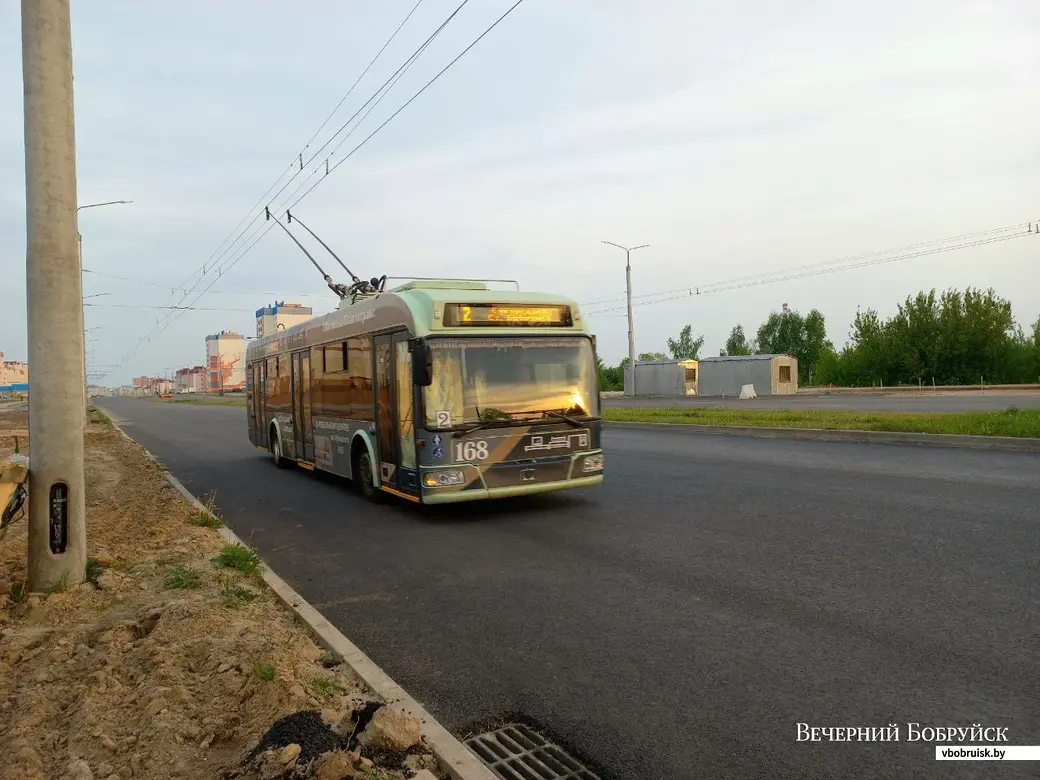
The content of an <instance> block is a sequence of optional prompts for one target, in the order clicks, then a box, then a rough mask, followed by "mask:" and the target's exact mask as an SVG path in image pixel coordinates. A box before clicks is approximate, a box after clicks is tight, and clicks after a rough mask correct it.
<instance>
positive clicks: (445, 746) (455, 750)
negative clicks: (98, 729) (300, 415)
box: [106, 413, 497, 780]
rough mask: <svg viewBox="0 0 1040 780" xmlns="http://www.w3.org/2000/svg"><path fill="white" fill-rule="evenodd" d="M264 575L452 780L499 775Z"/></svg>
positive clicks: (223, 530) (235, 540) (226, 533)
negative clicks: (394, 709) (400, 717)
mask: <svg viewBox="0 0 1040 780" xmlns="http://www.w3.org/2000/svg"><path fill="white" fill-rule="evenodd" d="M106 414H107V413H106ZM108 417H109V419H110V420H112V418H111V415H108ZM112 427H114V428H115V429H116V430H117V431H119V432H120V433H121V434H122V435H123V436H125V437H126V438H127V439H128V440H129V441H132V442H133V443H134V444H136V445H137V446H138V447H140V448H141V449H142V450H144V453H145V455H147V456H148V457H149V458H150V459H151V460H152V461H154V462H155V463H156V464H158V465H159V466H161V467H162V469H163V474H164V476H165V477H166V479H167V481H169V483H170V484H171V485H172V486H173V487H174V488H175V489H176V490H177V492H178V493H180V494H181V495H182V496H184V498H186V499H187V500H188V501H189V502H190V503H191V504H192V505H193V506H194V507H195V508H196V509H198V510H199V511H200V512H207V513H208V512H209V509H208V508H207V507H206V506H205V504H203V503H202V502H201V501H199V499H198V498H196V497H195V496H194V495H193V494H192V493H191V491H190V490H188V489H187V488H186V487H185V486H184V485H183V484H182V483H181V481H180V480H179V479H177V478H176V477H175V476H173V474H171V473H170V472H169V470H168V469H167V468H166V467H165V466H163V465H162V461H160V460H159V459H158V458H157V457H155V456H154V455H153V454H152V453H151V452H149V451H148V449H147V448H146V447H144V446H143V445H142V444H141V443H140V442H138V441H137V440H135V439H134V437H132V436H131V435H130V434H128V433H127V432H126V431H124V430H123V429H122V427H121V426H120V425H119V424H118V423H117V422H116V421H115V420H112ZM217 532H218V533H219V534H220V536H221V538H223V539H224V540H225V541H227V542H229V543H231V544H241V545H242V546H246V545H245V543H244V542H243V541H242V540H241V539H240V538H239V537H238V536H237V535H236V534H235V532H234V531H232V530H231V529H230V528H228V527H227V526H226V525H225V526H221V527H220V528H218V529H217ZM262 576H263V580H264V582H265V583H267V586H268V587H269V588H271V590H272V591H274V594H275V595H276V596H277V597H278V599H279V600H280V601H281V602H282V603H283V604H285V606H286V607H288V608H289V609H290V610H292V611H293V612H294V613H295V614H296V616H297V617H298V618H299V619H300V620H301V621H303V623H304V625H306V626H307V628H309V629H310V631H311V633H312V634H313V635H314V636H315V638H316V639H317V640H318V642H319V644H321V645H322V646H323V647H324V648H325V649H326V650H329V651H331V652H332V653H334V654H335V655H337V656H339V657H340V658H342V659H343V662H344V663H345V664H347V666H349V667H350V668H351V669H352V670H353V671H354V673H355V674H357V676H358V677H360V678H361V679H362V680H363V681H364V682H365V684H366V685H368V687H369V688H371V689H372V691H373V692H375V694H376V695H377V696H380V697H381V698H382V699H383V700H384V701H386V702H387V703H393V704H395V705H396V706H399V707H400V708H401V709H403V710H404V711H405V712H408V713H410V714H411V715H413V716H415V717H416V718H418V719H419V722H420V723H422V732H423V736H425V737H426V743H427V744H428V745H429V746H430V748H431V750H432V751H433V754H434V755H435V756H436V757H437V760H438V761H439V762H440V765H441V769H443V770H444V771H445V772H447V773H448V774H449V775H450V776H451V777H452V778H453V780H497V778H496V777H495V775H494V773H493V772H492V771H491V770H490V769H488V768H487V766H485V765H484V763H483V762H481V760H480V759H479V758H477V757H476V756H475V755H474V754H473V753H472V752H470V750H469V748H467V747H466V746H465V745H463V744H462V743H461V742H460V741H459V740H457V739H456V738H455V737H454V736H453V735H452V734H451V732H449V731H448V730H447V729H446V728H444V726H442V725H441V724H440V722H438V721H437V719H436V718H434V717H433V716H432V715H431V714H430V713H429V712H427V711H426V708H425V707H423V706H422V705H421V704H419V702H417V701H416V700H415V699H413V698H412V696H411V695H410V694H409V693H408V692H407V691H405V689H404V688H402V687H401V686H400V685H398V684H397V683H396V682H394V681H393V679H392V678H391V677H390V675H388V674H387V673H386V672H384V671H383V670H382V669H381V668H380V667H379V666H378V665H377V664H376V662H375V661H373V660H372V659H371V658H369V657H368V656H367V655H365V653H364V652H362V651H361V649H360V648H359V647H358V646H357V645H355V644H354V643H353V642H351V641H350V640H349V639H347V637H346V636H344V635H343V633H342V632H340V630H339V629H338V628H336V627H335V626H334V625H332V623H330V622H329V621H328V619H327V618H326V617H325V616H324V615H322V614H321V613H320V612H319V611H318V610H317V609H315V608H314V607H313V606H312V605H311V604H309V603H308V602H307V601H306V599H304V598H303V596H301V595H300V594H299V593H297V592H296V591H295V590H293V588H292V587H291V586H290V585H289V584H288V583H287V582H286V581H285V580H283V579H282V578H281V577H279V576H278V575H277V574H275V572H274V570H273V569H271V567H270V566H269V565H268V564H267V562H266V561H264V562H263V572H262Z"/></svg>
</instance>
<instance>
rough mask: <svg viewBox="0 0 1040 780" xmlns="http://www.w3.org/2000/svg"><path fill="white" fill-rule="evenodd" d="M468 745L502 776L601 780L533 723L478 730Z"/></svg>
mask: <svg viewBox="0 0 1040 780" xmlns="http://www.w3.org/2000/svg"><path fill="white" fill-rule="evenodd" d="M466 746H467V747H468V748H469V749H470V750H472V751H473V752H474V753H476V754H477V756H479V757H480V760H481V761H483V762H484V763H485V764H487V765H488V767H490V768H491V771H493V772H494V773H495V774H496V775H498V776H499V777H500V778H502V780H599V777H598V776H597V775H595V774H593V773H592V772H590V771H589V770H588V769H586V768H585V767H584V766H582V765H581V762H579V761H576V760H575V759H574V758H572V757H571V756H570V755H569V754H568V753H567V751H565V750H564V749H563V748H561V747H559V746H558V745H554V744H553V743H552V742H550V741H549V740H548V739H546V738H545V737H544V736H542V735H541V734H539V733H538V732H537V731H535V730H534V729H532V728H530V727H529V726H524V725H521V724H513V725H510V726H504V727H503V728H500V729H498V730H497V731H489V732H487V733H485V734H478V735H477V736H475V737H470V738H469V739H468V740H466Z"/></svg>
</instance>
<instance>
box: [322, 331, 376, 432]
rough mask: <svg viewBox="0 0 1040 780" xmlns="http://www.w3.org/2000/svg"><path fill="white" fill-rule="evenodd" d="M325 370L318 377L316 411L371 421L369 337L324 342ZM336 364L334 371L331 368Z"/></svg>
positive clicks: (370, 340)
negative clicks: (317, 409)
mask: <svg viewBox="0 0 1040 780" xmlns="http://www.w3.org/2000/svg"><path fill="white" fill-rule="evenodd" d="M324 364H325V370H324V372H323V375H322V376H321V378H320V380H319V379H316V380H315V381H316V382H317V383H318V384H319V386H320V392H319V393H318V394H317V395H318V396H320V401H319V400H318V398H315V402H316V403H318V404H319V407H318V408H320V410H321V411H320V412H319V414H321V415H324V416H327V417H339V418H341V419H348V420H366V421H371V420H372V419H374V418H373V413H372V403H373V398H372V338H371V337H370V336H355V337H354V338H350V339H347V341H346V342H344V343H337V344H326V345H325V347H324ZM333 368H336V369H337V370H336V371H333V370H332V369H333Z"/></svg>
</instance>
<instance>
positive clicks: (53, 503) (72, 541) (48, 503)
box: [22, 0, 87, 591]
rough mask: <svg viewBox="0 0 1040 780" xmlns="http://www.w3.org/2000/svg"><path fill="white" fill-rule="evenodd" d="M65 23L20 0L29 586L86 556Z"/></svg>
mask: <svg viewBox="0 0 1040 780" xmlns="http://www.w3.org/2000/svg"><path fill="white" fill-rule="evenodd" d="M71 28H72V25H71V20H70V14H69V0H22V83H23V90H24V106H25V108H24V110H25V211H26V250H27V251H26V263H25V270H26V290H27V293H28V296H27V297H28V301H27V308H28V314H29V365H31V366H32V381H31V382H30V383H29V436H30V446H31V454H30V478H29V590H30V591H40V590H44V589H46V588H49V587H55V586H60V585H75V584H77V583H80V582H82V581H83V579H84V569H85V568H86V562H87V533H86V523H85V515H86V502H85V499H84V479H83V424H82V421H83V395H84V393H85V387H86V376H85V374H84V373H83V372H84V364H83V329H82V327H81V323H80V322H79V321H78V318H77V317H76V316H75V311H76V309H77V308H81V307H82V304H83V287H82V284H81V280H80V275H79V260H78V254H77V249H76V235H77V233H78V226H77V214H76V127H75V125H76V121H75V111H74V108H73V99H72V29H71Z"/></svg>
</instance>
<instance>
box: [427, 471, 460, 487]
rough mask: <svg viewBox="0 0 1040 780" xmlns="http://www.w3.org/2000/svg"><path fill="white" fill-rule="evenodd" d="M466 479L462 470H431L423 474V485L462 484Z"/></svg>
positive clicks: (444, 485) (445, 485)
mask: <svg viewBox="0 0 1040 780" xmlns="http://www.w3.org/2000/svg"><path fill="white" fill-rule="evenodd" d="M465 481H466V478H465V477H464V476H463V474H462V472H461V471H430V472H427V473H426V474H424V475H423V485H425V486H426V487H431V488H432V487H447V486H448V485H461V484H462V483H463V482H465Z"/></svg>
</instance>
